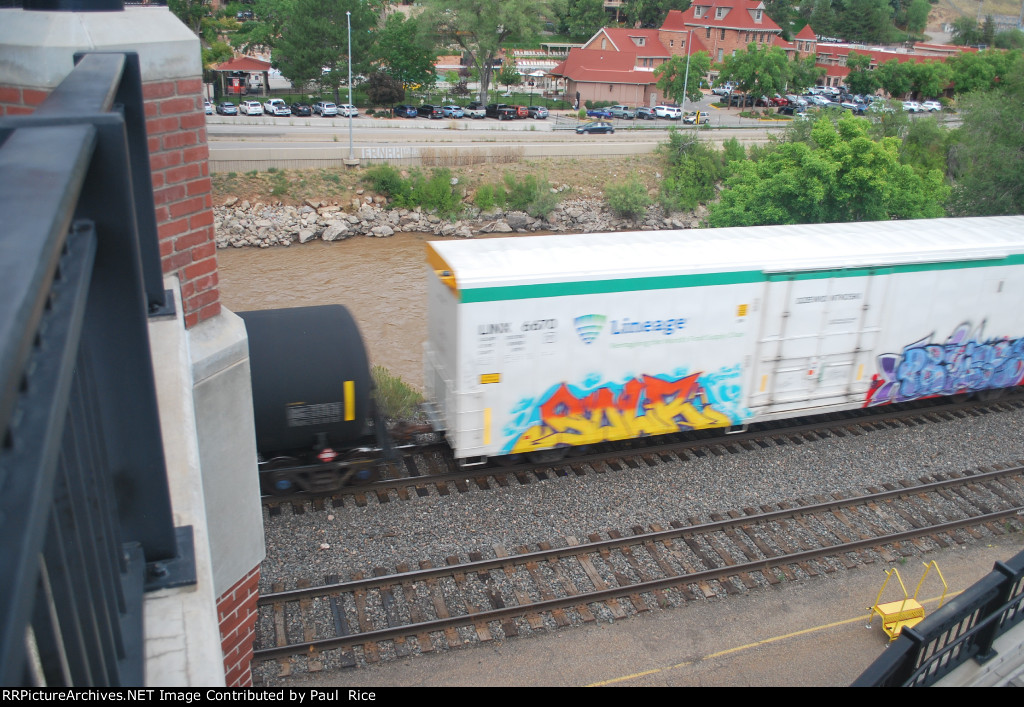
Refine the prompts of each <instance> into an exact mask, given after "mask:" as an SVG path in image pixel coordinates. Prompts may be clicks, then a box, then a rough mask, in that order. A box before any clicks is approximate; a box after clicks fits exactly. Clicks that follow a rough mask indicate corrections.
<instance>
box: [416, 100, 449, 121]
mask: <svg viewBox="0 0 1024 707" xmlns="http://www.w3.org/2000/svg"><path fill="white" fill-rule="evenodd" d="M416 112H417V113H418V114H419V116H420V117H422V118H436V119H440V118H443V117H444V113H442V112H441V106H433V105H430V104H429V103H424V104H423V105H422V106H417V107H416Z"/></svg>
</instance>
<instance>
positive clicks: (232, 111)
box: [217, 101, 238, 115]
mask: <svg viewBox="0 0 1024 707" xmlns="http://www.w3.org/2000/svg"><path fill="white" fill-rule="evenodd" d="M217 115H238V106H236V105H235V104H234V103H232V102H231V101H221V102H220V103H218V104H217Z"/></svg>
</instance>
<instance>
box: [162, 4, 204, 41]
mask: <svg viewBox="0 0 1024 707" xmlns="http://www.w3.org/2000/svg"><path fill="white" fill-rule="evenodd" d="M167 9H168V10H170V11H171V12H173V13H174V15H175V17H177V18H178V19H179V20H181V21H182V22H183V23H185V26H186V27H188V28H189V29H190V30H192V32H193V33H195V35H196V36H201V35H202V24H203V18H204V17H206V13H207V11H208V10H209V9H210V7H209V0H167Z"/></svg>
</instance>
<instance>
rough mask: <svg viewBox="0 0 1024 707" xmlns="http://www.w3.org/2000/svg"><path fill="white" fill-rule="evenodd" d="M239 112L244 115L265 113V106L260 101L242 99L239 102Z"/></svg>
mask: <svg viewBox="0 0 1024 707" xmlns="http://www.w3.org/2000/svg"><path fill="white" fill-rule="evenodd" d="M238 112H239V113H241V114H242V115H263V106H261V105H260V104H259V101H242V102H241V103H239V104H238Z"/></svg>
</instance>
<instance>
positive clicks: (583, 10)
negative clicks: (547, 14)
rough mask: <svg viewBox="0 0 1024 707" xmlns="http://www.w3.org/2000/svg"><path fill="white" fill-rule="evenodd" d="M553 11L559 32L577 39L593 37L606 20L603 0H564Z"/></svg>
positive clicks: (583, 39) (582, 39)
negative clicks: (556, 17) (556, 18)
mask: <svg viewBox="0 0 1024 707" xmlns="http://www.w3.org/2000/svg"><path fill="white" fill-rule="evenodd" d="M555 12H556V14H557V15H558V19H559V29H560V30H561V32H562V33H563V34H565V35H567V36H568V37H569V38H570V39H573V40H577V41H585V40H587V39H590V38H591V37H593V36H594V33H596V32H597V30H599V29H601V28H602V27H604V25H605V23H606V22H607V20H608V17H607V15H606V14H605V11H604V1H603V0H564V5H562V6H561V7H560V8H559V9H557V10H556V11H555Z"/></svg>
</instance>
